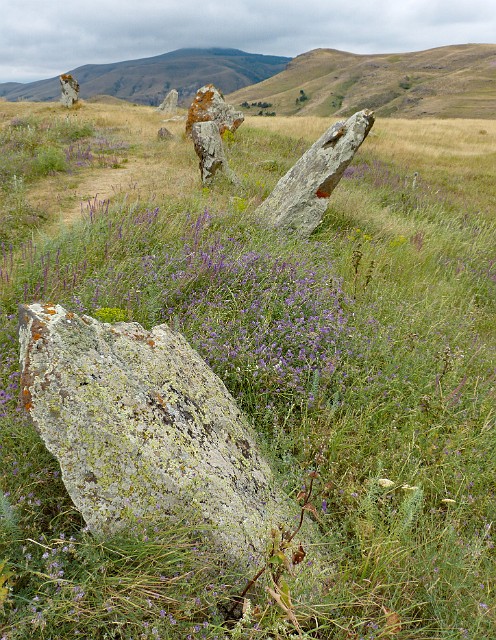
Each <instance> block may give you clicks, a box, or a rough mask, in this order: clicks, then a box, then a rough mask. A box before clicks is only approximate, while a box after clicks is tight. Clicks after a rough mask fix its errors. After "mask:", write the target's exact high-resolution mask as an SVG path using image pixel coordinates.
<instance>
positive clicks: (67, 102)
mask: <svg viewBox="0 0 496 640" xmlns="http://www.w3.org/2000/svg"><path fill="white" fill-rule="evenodd" d="M59 80H60V89H61V92H62V95H61V96H60V102H61V103H62V104H63V105H64V106H65V107H72V106H74V104H76V102H77V101H78V100H79V83H78V81H77V80H76V78H74V77H73V76H71V74H70V73H64V74H62V75H61V76H60V77H59Z"/></svg>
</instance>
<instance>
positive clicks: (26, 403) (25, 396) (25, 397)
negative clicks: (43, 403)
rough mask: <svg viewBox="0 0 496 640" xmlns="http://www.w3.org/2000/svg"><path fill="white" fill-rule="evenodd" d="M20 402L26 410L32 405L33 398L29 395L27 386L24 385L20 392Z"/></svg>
mask: <svg viewBox="0 0 496 640" xmlns="http://www.w3.org/2000/svg"><path fill="white" fill-rule="evenodd" d="M21 396H22V397H21V404H22V406H23V407H24V409H26V411H29V410H30V409H32V407H33V401H32V400H33V399H32V397H31V391H30V390H29V389H28V388H27V387H24V388H23V390H22V393H21Z"/></svg>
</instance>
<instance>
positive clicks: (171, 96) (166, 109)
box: [157, 89, 179, 116]
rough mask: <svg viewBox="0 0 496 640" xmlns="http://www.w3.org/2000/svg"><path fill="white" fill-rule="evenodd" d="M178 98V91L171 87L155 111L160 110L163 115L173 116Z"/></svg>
mask: <svg viewBox="0 0 496 640" xmlns="http://www.w3.org/2000/svg"><path fill="white" fill-rule="evenodd" d="M178 98H179V94H178V92H177V91H176V90H175V89H171V90H170V91H169V93H168V94H167V95H166V96H165V98H164V100H163V102H162V104H161V105H160V106H159V107H157V111H161V112H162V113H163V114H164V115H168V116H175V115H176V113H177V101H178Z"/></svg>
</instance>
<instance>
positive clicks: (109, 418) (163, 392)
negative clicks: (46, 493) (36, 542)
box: [19, 303, 319, 566]
mask: <svg viewBox="0 0 496 640" xmlns="http://www.w3.org/2000/svg"><path fill="white" fill-rule="evenodd" d="M19 339H20V345H21V349H20V361H21V370H22V374H21V393H22V399H23V405H24V408H25V409H26V410H27V411H28V412H29V413H30V415H31V417H32V420H33V421H34V425H35V427H36V428H37V430H38V432H39V433H40V435H41V437H42V439H43V440H44V442H45V444H46V446H47V448H48V449H49V450H50V451H51V452H52V454H53V455H54V456H55V457H56V458H57V459H58V461H59V463H60V467H61V470H62V479H63V481H64V484H65V486H66V488H67V491H68V493H69V495H70V497H71V498H72V500H73V502H74V505H75V506H76V508H77V509H78V510H79V511H80V512H81V514H82V516H83V518H84V520H85V521H86V523H87V525H88V526H89V528H90V530H91V531H92V532H93V533H95V534H97V535H100V536H106V535H109V534H112V533H115V532H116V531H118V530H120V529H121V528H123V527H126V526H127V527H129V526H137V525H136V523H139V522H140V521H141V520H144V521H155V522H157V521H158V522H163V521H164V520H167V521H170V522H171V526H174V524H175V523H178V522H184V521H186V522H192V523H193V524H197V522H198V520H197V519H198V518H199V521H200V523H205V524H206V525H208V526H209V528H211V533H210V534H208V535H209V537H208V540H211V542H212V543H213V546H214V548H217V549H219V550H221V552H222V553H223V555H224V558H225V559H226V560H228V561H231V562H232V563H233V564H236V565H238V566H239V565H240V564H241V565H244V566H254V565H256V564H257V563H258V562H259V561H260V556H261V555H263V553H264V551H265V548H266V545H267V543H268V540H269V538H270V530H271V527H274V526H275V527H277V525H278V524H279V523H286V524H287V525H288V526H289V527H293V528H294V527H295V525H296V524H297V523H298V520H299V509H298V506H297V504H296V503H293V502H292V501H290V500H289V499H288V498H287V497H286V496H285V494H284V493H283V492H282V490H281V489H279V488H278V487H277V486H276V483H275V481H274V478H273V475H272V473H271V470H270V468H269V466H268V464H267V463H266V461H265V460H264V459H263V457H262V456H261V454H260V451H259V448H258V446H257V443H256V441H255V436H254V433H253V432H252V430H251V428H250V426H249V425H248V423H247V421H246V420H245V419H244V418H243V416H242V414H241V413H240V411H239V409H238V407H237V406H236V403H235V401H234V399H233V398H232V396H231V395H230V394H229V392H228V391H227V389H226V387H225V386H224V384H223V383H222V381H221V380H220V379H219V378H218V377H217V376H216V375H215V374H214V373H213V371H212V370H211V369H210V368H209V367H208V366H207V364H206V363H205V362H204V361H203V360H202V359H201V357H200V356H199V355H198V353H197V352H196V351H194V350H193V349H192V348H191V347H190V346H189V344H188V343H187V342H186V340H185V339H184V338H183V337H182V336H181V335H180V334H178V333H176V332H174V331H172V330H171V329H170V328H169V327H168V326H167V325H165V324H163V325H159V326H156V327H154V328H153V329H152V330H151V331H146V330H145V329H143V327H141V326H140V325H139V324H137V323H117V324H114V325H111V324H108V323H101V322H98V321H97V320H95V319H93V318H91V317H89V316H84V315H83V316H78V315H76V314H74V313H71V312H69V311H66V310H65V309H64V308H63V307H61V306H60V305H42V304H39V303H34V304H31V305H21V306H20V310H19ZM301 533H302V535H301V537H300V539H303V540H305V541H306V542H307V543H308V542H312V541H318V540H319V536H318V533H317V531H316V529H315V528H314V527H313V525H312V523H311V522H306V523H305V527H304V528H303V529H302V532H301ZM312 555H313V557H314V559H315V557H316V554H315V553H314V554H312ZM317 555H318V554H317Z"/></svg>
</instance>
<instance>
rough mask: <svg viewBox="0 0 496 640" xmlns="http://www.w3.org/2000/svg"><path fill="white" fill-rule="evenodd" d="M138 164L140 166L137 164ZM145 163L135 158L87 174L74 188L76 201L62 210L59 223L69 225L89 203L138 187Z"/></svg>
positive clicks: (111, 197) (110, 197) (110, 198)
mask: <svg viewBox="0 0 496 640" xmlns="http://www.w3.org/2000/svg"><path fill="white" fill-rule="evenodd" d="M137 165H138V166H137ZM144 165H145V163H144V162H139V161H136V160H133V161H132V162H130V163H129V164H128V165H127V166H125V167H122V168H119V169H98V170H95V171H94V172H92V173H91V174H89V175H88V176H85V177H84V179H83V180H81V182H80V183H79V184H78V186H77V187H76V189H74V198H75V201H74V202H73V203H72V204H71V205H70V206H69V208H67V209H65V210H62V211H61V212H60V218H59V223H60V224H62V225H67V224H70V223H71V222H73V221H74V220H75V219H77V218H79V216H80V215H81V213H82V212H84V211H85V210H86V209H87V208H88V203H89V202H93V201H94V200H95V199H97V200H110V201H112V199H113V198H115V196H117V195H118V194H120V193H123V192H127V191H130V190H132V189H133V188H136V182H137V178H138V177H141V176H142V174H143V168H144Z"/></svg>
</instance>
